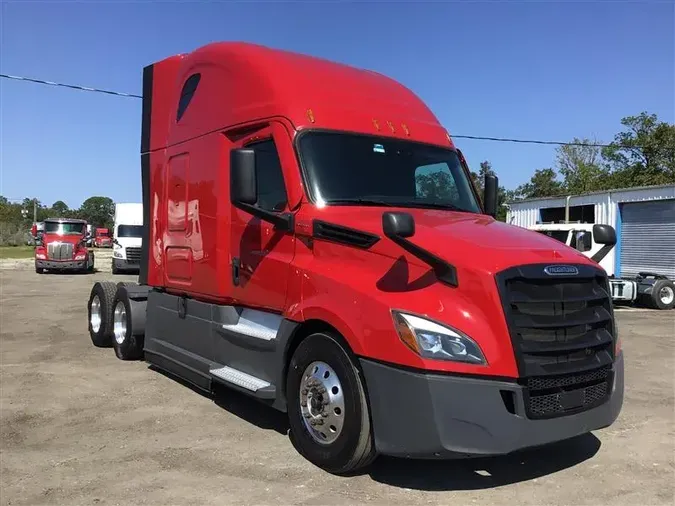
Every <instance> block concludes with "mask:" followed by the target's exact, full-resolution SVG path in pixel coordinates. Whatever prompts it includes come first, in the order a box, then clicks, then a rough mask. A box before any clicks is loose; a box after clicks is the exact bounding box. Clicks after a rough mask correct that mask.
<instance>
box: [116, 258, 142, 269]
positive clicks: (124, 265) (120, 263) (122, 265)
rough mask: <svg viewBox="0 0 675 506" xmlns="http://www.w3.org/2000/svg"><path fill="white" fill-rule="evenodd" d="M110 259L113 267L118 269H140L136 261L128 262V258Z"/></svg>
mask: <svg viewBox="0 0 675 506" xmlns="http://www.w3.org/2000/svg"><path fill="white" fill-rule="evenodd" d="M112 261H113V265H114V267H115V269H119V270H121V271H138V270H140V269H141V265H140V264H139V263H137V262H136V263H134V262H129V261H128V260H124V259H122V258H114V257H113V260H112Z"/></svg>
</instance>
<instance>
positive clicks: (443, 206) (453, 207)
mask: <svg viewBox="0 0 675 506" xmlns="http://www.w3.org/2000/svg"><path fill="white" fill-rule="evenodd" d="M410 205H412V206H415V207H418V206H419V207H429V208H431V209H442V210H444V211H458V212H460V213H473V212H475V211H470V210H468V209H464V208H462V207H458V206H456V205H454V204H437V203H434V202H414V203H412V202H411V203H410Z"/></svg>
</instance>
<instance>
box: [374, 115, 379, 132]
mask: <svg viewBox="0 0 675 506" xmlns="http://www.w3.org/2000/svg"><path fill="white" fill-rule="evenodd" d="M373 125H375V129H376V130H377V131H378V132H379V130H380V123H379V122H378V121H377V120H376V119H374V118H373Z"/></svg>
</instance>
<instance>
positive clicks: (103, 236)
mask: <svg viewBox="0 0 675 506" xmlns="http://www.w3.org/2000/svg"><path fill="white" fill-rule="evenodd" d="M112 246H113V238H112V236H111V235H110V230H108V229H107V228H97V229H96V235H95V236H94V247H96V248H112Z"/></svg>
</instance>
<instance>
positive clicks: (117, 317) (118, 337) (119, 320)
mask: <svg viewBox="0 0 675 506" xmlns="http://www.w3.org/2000/svg"><path fill="white" fill-rule="evenodd" d="M113 333H114V334H115V341H117V344H122V343H123V342H124V340H125V339H126V337H127V310H126V308H125V307H124V304H123V303H122V302H121V301H120V302H118V303H117V305H116V306H115V312H114V313H113Z"/></svg>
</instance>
